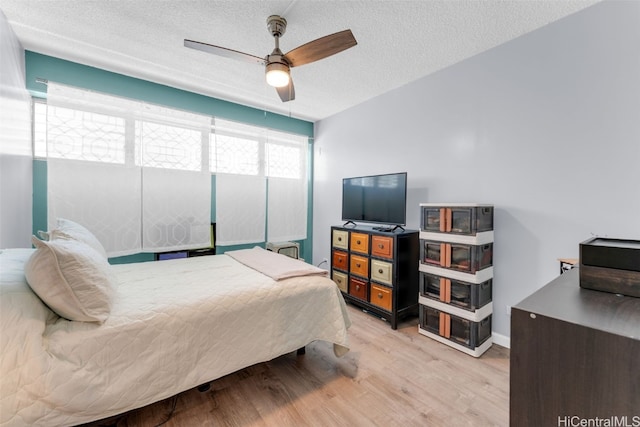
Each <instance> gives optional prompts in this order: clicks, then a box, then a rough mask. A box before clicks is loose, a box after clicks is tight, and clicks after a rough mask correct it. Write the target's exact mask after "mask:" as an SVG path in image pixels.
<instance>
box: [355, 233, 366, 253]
mask: <svg viewBox="0 0 640 427" xmlns="http://www.w3.org/2000/svg"><path fill="white" fill-rule="evenodd" d="M351 252H360V253H362V254H368V253H369V235H368V234H364V233H354V232H351Z"/></svg>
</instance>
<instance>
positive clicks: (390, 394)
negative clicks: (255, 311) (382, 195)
mask: <svg viewBox="0 0 640 427" xmlns="http://www.w3.org/2000/svg"><path fill="white" fill-rule="evenodd" d="M348 308H349V314H350V316H351V320H352V322H353V325H352V326H351V328H350V329H349V338H350V342H351V351H350V352H349V353H347V355H346V356H344V357H342V358H337V357H335V356H334V354H333V350H332V346H331V345H330V344H328V343H325V342H314V343H312V344H310V345H309V346H307V350H306V354H305V355H302V356H297V355H296V354H295V353H291V354H287V355H284V356H281V357H279V358H277V359H274V360H272V361H270V362H267V363H261V364H258V365H255V366H252V367H249V368H246V369H243V370H241V371H239V372H236V373H234V374H231V375H228V376H226V377H224V378H220V379H218V380H216V381H214V382H212V383H211V388H210V390H209V391H206V392H203V393H202V392H199V391H198V390H197V389H193V390H189V391H186V392H184V393H181V394H179V395H178V396H177V397H176V398H171V399H167V400H165V401H162V402H159V403H156V404H153V405H150V406H147V407H145V408H142V409H139V410H137V411H133V412H130V413H128V414H126V415H125V416H123V417H118V418H113V419H111V420H109V422H101V423H92V424H91V425H92V426H99V425H116V426H118V427H125V426H156V425H159V424H162V423H163V422H164V421H165V420H166V419H167V416H168V414H170V413H171V410H172V407H173V405H174V404H175V410H174V411H173V413H172V414H171V417H170V418H169V419H168V420H167V421H166V423H164V424H163V425H165V426H167V427H187V426H188V427H191V426H241V427H248V426H269V427H270V426H273V427H284V426H296V427H298V426H323V427H324V426H372V425H373V426H385V427H387V426H405V427H406V426H474V427H477V426H507V425H508V423H509V350H508V349H505V348H503V347H500V346H497V345H495V344H494V345H493V347H492V348H490V349H489V350H488V351H487V352H486V353H485V354H484V355H482V357H480V358H478V359H476V358H474V357H471V356H468V355H466V354H464V353H461V352H459V351H456V350H454V349H452V348H450V347H447V346H445V345H443V344H440V343H438V342H436V341H434V340H432V339H430V338H427V337H425V336H422V335H419V334H418V331H417V319H416V318H413V319H409V320H407V321H406V322H404V323H401V324H400V325H399V327H398V329H397V330H396V331H393V330H392V329H391V328H390V327H389V324H388V323H386V322H384V321H382V320H381V319H379V318H376V317H374V316H372V315H370V314H367V313H363V312H362V311H361V310H360V309H358V308H356V307H354V306H352V305H348Z"/></svg>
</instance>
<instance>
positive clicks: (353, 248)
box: [331, 225, 419, 329]
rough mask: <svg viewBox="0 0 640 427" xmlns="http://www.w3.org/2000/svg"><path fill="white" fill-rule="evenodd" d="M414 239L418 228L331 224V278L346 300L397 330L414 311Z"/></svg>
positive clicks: (416, 275)
mask: <svg viewBox="0 0 640 427" xmlns="http://www.w3.org/2000/svg"><path fill="white" fill-rule="evenodd" d="M418 241H419V233H418V231H417V230H402V229H400V228H398V229H396V231H389V232H387V231H378V230H374V228H373V227H367V226H362V225H357V226H355V227H353V226H351V227H341V226H334V227H331V278H332V279H333V280H334V281H335V282H336V284H337V285H338V287H339V288H340V290H341V291H342V294H343V296H344V298H345V300H346V301H347V302H349V303H351V304H353V305H356V306H358V307H360V308H363V309H364V310H366V311H368V312H370V313H373V314H375V315H377V316H379V317H381V318H383V319H385V320H387V321H388V322H389V323H390V324H391V328H392V329H396V328H397V326H398V321H399V320H400V319H402V318H403V317H406V316H410V315H411V316H417V315H418V287H419V273H418V259H419V244H418Z"/></svg>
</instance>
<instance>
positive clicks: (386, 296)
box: [369, 283, 391, 311]
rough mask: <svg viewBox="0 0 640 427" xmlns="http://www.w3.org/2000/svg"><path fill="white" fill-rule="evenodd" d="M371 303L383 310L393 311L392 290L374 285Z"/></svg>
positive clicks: (372, 286)
mask: <svg viewBox="0 0 640 427" xmlns="http://www.w3.org/2000/svg"><path fill="white" fill-rule="evenodd" d="M369 302H370V303H371V304H373V305H377V306H378V307H380V308H382V309H385V310H387V311H391V289H389V288H386V287H384V286H378V285H375V284H373V283H372V284H371V296H370V299H369Z"/></svg>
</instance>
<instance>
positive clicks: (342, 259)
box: [333, 251, 349, 271]
mask: <svg viewBox="0 0 640 427" xmlns="http://www.w3.org/2000/svg"><path fill="white" fill-rule="evenodd" d="M348 259H349V255H347V253H346V252H341V251H333V268H337V269H340V270H344V271H347V268H348V267H349V264H348Z"/></svg>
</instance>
